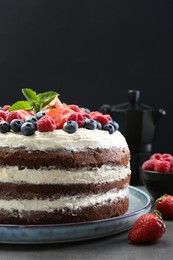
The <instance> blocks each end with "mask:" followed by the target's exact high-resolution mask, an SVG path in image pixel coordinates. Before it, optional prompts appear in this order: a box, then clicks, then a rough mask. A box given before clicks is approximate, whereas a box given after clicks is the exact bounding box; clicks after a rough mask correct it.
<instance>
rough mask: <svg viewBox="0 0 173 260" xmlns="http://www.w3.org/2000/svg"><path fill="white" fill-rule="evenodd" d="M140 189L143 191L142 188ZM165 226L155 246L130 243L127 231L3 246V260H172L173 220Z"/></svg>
mask: <svg viewBox="0 0 173 260" xmlns="http://www.w3.org/2000/svg"><path fill="white" fill-rule="evenodd" d="M139 188H141V189H144V188H143V186H141V187H139ZM165 223H166V227H167V230H166V233H165V235H164V236H163V237H162V239H160V240H159V241H158V242H156V243H154V244H148V245H134V244H132V243H130V242H129V241H128V231H126V232H123V233H120V234H118V235H114V236H110V237H105V238H100V239H95V240H89V241H83V242H73V243H66V244H47V245H45V244H44V245H14V244H0V260H1V259H3V260H9V259H13V260H19V259H22V260H29V259H32V260H33V259H42V260H44V259H50V260H51V259H62V260H68V259H69V260H73V259H75V260H79V259H81V260H90V259H94V260H102V259H104V260H109V259H110V260H112V259H118V260H127V259H128V260H139V259H140V260H143V259H150V260H152V259H157V260H161V259H162V260H163V259H167V260H172V259H173V221H165Z"/></svg>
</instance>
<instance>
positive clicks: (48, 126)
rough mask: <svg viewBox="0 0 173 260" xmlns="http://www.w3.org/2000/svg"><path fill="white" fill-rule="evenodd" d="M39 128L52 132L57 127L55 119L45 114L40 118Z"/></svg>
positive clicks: (41, 130) (42, 130)
mask: <svg viewBox="0 0 173 260" xmlns="http://www.w3.org/2000/svg"><path fill="white" fill-rule="evenodd" d="M37 129H38V131H40V132H52V131H53V130H55V129H56V124H55V121H54V120H53V119H52V118H51V117H49V116H44V117H42V118H41V119H40V120H38V123H37Z"/></svg>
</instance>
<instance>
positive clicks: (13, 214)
mask: <svg viewBox="0 0 173 260" xmlns="http://www.w3.org/2000/svg"><path fill="white" fill-rule="evenodd" d="M56 104H57V105H56V106H57V107H56V106H55V104H54V106H53V107H51V106H46V107H44V109H43V108H42V111H41V112H38V111H37V112H35V111H34V109H33V108H32V110H31V109H30V110H28V111H26V110H24V109H20V110H17V109H16V110H13V107H14V108H16V107H15V106H11V108H12V109H11V110H10V108H9V110H8V112H6V111H3V110H2V111H0V118H2V119H1V122H0V132H1V133H0V168H1V169H0V223H7V224H53V223H56V224H59V223H73V222H83V221H92V220H99V219H105V218H111V217H115V216H119V215H122V214H124V213H125V212H126V211H127V210H128V205H129V191H128V186H129V182H130V174H131V172H130V165H129V160H130V153H129V149H128V146H127V143H126V140H125V138H124V137H123V136H122V134H121V133H120V132H119V131H118V125H117V124H116V122H114V121H112V119H111V118H110V116H109V115H103V114H102V113H100V112H90V111H87V113H86V110H85V109H83V108H82V109H81V108H79V107H77V106H74V105H73V106H68V105H63V106H60V105H59V102H58V103H57V102H56ZM77 110H78V111H77ZM27 113H28V115H27V116H26V114H27Z"/></svg>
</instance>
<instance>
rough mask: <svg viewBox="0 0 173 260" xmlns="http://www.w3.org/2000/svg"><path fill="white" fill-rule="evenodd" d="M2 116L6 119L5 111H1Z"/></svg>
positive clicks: (0, 115)
mask: <svg viewBox="0 0 173 260" xmlns="http://www.w3.org/2000/svg"><path fill="white" fill-rule="evenodd" d="M0 117H2V118H3V119H4V120H5V119H6V117H7V114H6V113H5V112H4V111H2V110H1V111H0Z"/></svg>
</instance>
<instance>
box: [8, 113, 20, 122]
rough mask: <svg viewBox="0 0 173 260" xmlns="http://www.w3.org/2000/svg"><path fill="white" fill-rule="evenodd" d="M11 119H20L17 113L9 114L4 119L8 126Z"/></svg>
mask: <svg viewBox="0 0 173 260" xmlns="http://www.w3.org/2000/svg"><path fill="white" fill-rule="evenodd" d="M13 119H22V117H21V115H20V114H19V113H18V111H14V112H10V113H9V114H8V115H7V117H6V121H7V122H8V123H9V124H10V122H11V121H12V120H13Z"/></svg>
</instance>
